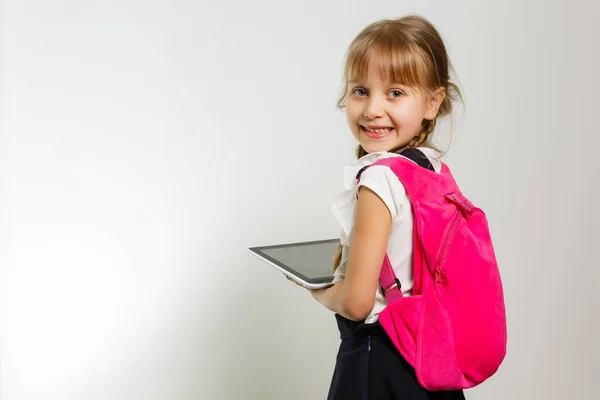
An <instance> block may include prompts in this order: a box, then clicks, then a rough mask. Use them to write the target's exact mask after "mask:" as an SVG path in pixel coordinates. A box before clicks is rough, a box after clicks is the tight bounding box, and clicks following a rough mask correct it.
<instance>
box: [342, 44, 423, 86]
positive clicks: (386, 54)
mask: <svg viewBox="0 0 600 400" xmlns="http://www.w3.org/2000/svg"><path fill="white" fill-rule="evenodd" d="M425 60H426V58H425V57H423V56H422V54H421V52H420V50H419V49H418V48H416V47H413V48H411V47H410V46H409V45H408V44H407V43H406V42H404V41H401V40H399V38H394V37H381V36H380V37H377V38H373V40H365V41H364V42H363V43H355V46H353V48H352V49H351V51H350V52H349V53H348V58H347V60H346V61H347V63H346V71H345V75H346V81H350V80H356V79H359V80H363V81H364V80H367V79H368V78H369V77H370V76H376V77H378V78H379V79H382V80H384V81H386V82H394V83H399V84H401V85H405V86H408V87H410V88H411V89H414V90H421V89H425V88H427V87H429V82H427V74H426V72H425V71H427V70H428V69H429V68H428V67H429V66H427V65H426V61H425Z"/></svg>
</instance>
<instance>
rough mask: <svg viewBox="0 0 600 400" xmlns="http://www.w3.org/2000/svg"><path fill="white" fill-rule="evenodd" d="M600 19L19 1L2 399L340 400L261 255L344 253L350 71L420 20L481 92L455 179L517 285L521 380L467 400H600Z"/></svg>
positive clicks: (9, 0) (1, 159)
mask: <svg viewBox="0 0 600 400" xmlns="http://www.w3.org/2000/svg"><path fill="white" fill-rule="evenodd" d="M567 4H568V5H567ZM598 8H599V6H598V4H597V3H596V2H593V1H591V0H589V1H567V0H556V1H552V2H548V1H526V2H523V1H517V0H506V1H495V2H481V1H475V0H473V1H451V2H448V1H406V2H398V1H369V2H366V1H350V0H344V1H297V2H288V1H268V0H254V1H251V2H247V1H242V0H237V1H221V2H206V1H200V2H198V1H192V0H188V1H184V0H171V1H166V0H162V1H158V0H153V1H140V0H119V1H116V0H107V1H102V2H100V1H97V2H92V1H90V0H88V1H75V0H71V1H66V0H62V1H59V0H56V1H41V0H5V1H4V2H3V3H2V8H1V9H0V18H1V25H0V26H1V30H0V35H1V41H0V44H1V47H0V68H1V69H0V71H1V72H0V73H1V75H0V78H1V80H0V85H1V86H0V90H1V92H0V93H1V97H0V99H1V101H2V103H1V107H0V111H1V113H2V125H1V127H0V129H1V131H0V140H1V141H0V213H1V214H0V235H1V236H0V246H1V247H0V256H1V258H0V312H1V314H0V318H1V319H0V397H1V398H2V400H25V399H27V400H29V399H41V400H54V399H57V400H58V399H60V400H71V399H73V400H95V399H110V400H120V399H135V400H137V399H140V400H141V399H144V400H154V399H161V400H163V399H164V400H172V399H177V400H179V399H181V400H188V399H190V400H191V399H207V400H208V399H211V400H212V399H227V400H229V399H258V400H262V399H286V400H295V399H303V400H304V399H324V398H325V396H326V392H327V389H328V386H329V381H330V378H331V374H332V371H333V365H334V361H335V354H336V351H337V345H338V337H337V331H336V328H335V326H334V320H333V315H331V313H329V312H328V311H327V310H325V309H324V308H323V307H321V306H320V305H318V304H317V303H316V302H314V301H313V300H312V299H311V298H310V296H309V295H308V293H306V292H304V291H303V290H302V289H300V288H297V287H295V286H294V285H292V284H290V283H289V282H287V281H286V280H285V279H284V278H283V277H282V276H281V274H279V273H277V272H276V271H275V270H273V269H271V268H270V267H268V266H267V265H266V264H264V263H262V262H260V261H259V260H256V259H254V258H253V257H252V256H250V255H248V254H247V252H246V248H247V247H249V246H252V245H261V244H271V243H278V242H286V241H301V240H313V239H322V238H329V237H334V236H335V235H336V234H337V233H338V226H337V224H336V221H335V220H334V219H333V217H332V215H331V214H330V209H329V205H330V201H331V199H332V198H333V197H334V196H335V195H336V194H337V193H338V192H339V191H340V190H341V189H342V186H341V185H342V183H341V182H342V172H343V166H344V164H345V163H347V162H349V161H351V160H352V157H353V155H352V151H353V146H354V145H353V141H352V138H351V136H350V133H349V132H348V131H347V129H346V126H345V120H344V116H343V113H342V112H340V111H338V110H336V108H335V102H336V99H337V95H338V93H339V89H340V84H341V70H342V58H343V56H344V52H345V50H346V47H347V45H348V44H349V43H350V41H351V40H352V38H353V37H354V36H355V35H356V34H357V33H358V32H359V31H360V30H361V29H362V28H363V27H364V26H366V25H367V24H369V23H371V22H373V21H375V20H377V19H380V18H386V17H398V16H402V15H404V14H407V13H413V12H416V13H419V14H422V15H424V16H426V17H427V18H429V19H431V21H432V22H433V23H434V24H435V25H436V26H437V27H438V28H439V30H440V32H441V34H442V36H443V38H444V40H445V41H446V43H447V47H448V50H449V53H450V56H451V58H452V60H453V62H454V65H455V68H456V70H457V73H458V78H459V84H460V85H461V88H462V89H463V91H464V93H465V97H466V106H467V108H466V113H462V112H459V113H457V114H456V117H455V135H454V140H453V143H452V147H451V150H450V153H449V157H448V158H447V162H448V163H449V165H450V166H451V168H452V170H453V172H454V174H455V176H456V178H457V180H458V181H459V183H460V185H461V187H462V188H463V191H464V192H465V194H467V195H468V196H469V197H470V198H471V200H472V201H474V202H475V203H476V204H477V205H479V206H481V207H482V208H483V209H484V210H485V211H486V212H487V214H488V216H489V220H490V224H491V228H492V234H493V236H494V240H495V245H496V248H497V253H498V258H499V261H500V265H501V268H502V274H503V279H504V284H505V290H506V301H507V310H508V323H509V340H510V342H509V352H508V355H507V358H506V361H505V363H504V364H503V366H502V367H501V369H500V371H499V372H498V374H497V375H496V376H494V377H493V378H492V379H491V380H489V381H488V382H486V383H485V384H483V385H481V386H480V387H478V388H476V389H473V390H470V391H469V392H468V394H467V396H468V398H469V399H485V400H505V399H511V400H512V399H519V400H520V399H523V400H530V399H545V400H550V399H557V400H558V399H565V398H570V399H597V398H598V390H599V389H600V383H599V382H600V380H599V379H598V376H597V375H598V364H599V362H600V345H599V344H598V338H599V337H600V323H599V322H598V318H599V316H600V313H599V311H600V310H599V309H600V304H599V303H600V301H599V295H598V289H599V286H600V285H599V283H598V282H599V280H600V272H599V271H600V261H599V253H598V239H600V235H599V234H598V224H599V223H600V215H599V212H598V206H597V204H598V196H599V195H600V191H599V189H598V184H599V183H600V165H599V161H598V156H597V155H598V152H599V149H600V139H599V134H600V131H599V129H598V105H599V102H598V96H599V93H600V86H599V84H598V71H599V69H600V65H599V57H598V43H597V38H598V37H600V30H599V28H598V17H599V13H598ZM459 111H460V109H459ZM449 126H450V125H449V124H448V123H446V124H444V125H442V127H441V130H440V132H439V134H441V135H442V136H443V135H444V133H447V132H448V131H449Z"/></svg>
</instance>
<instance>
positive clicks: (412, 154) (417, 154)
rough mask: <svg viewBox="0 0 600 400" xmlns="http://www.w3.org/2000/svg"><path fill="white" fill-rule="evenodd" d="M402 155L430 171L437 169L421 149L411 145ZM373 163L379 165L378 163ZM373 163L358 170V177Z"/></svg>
mask: <svg viewBox="0 0 600 400" xmlns="http://www.w3.org/2000/svg"><path fill="white" fill-rule="evenodd" d="M400 155H401V156H403V157H406V158H408V159H409V160H411V161H413V162H414V163H415V164H417V165H418V166H420V167H423V168H425V169H428V170H430V171H435V169H434V168H433V164H431V161H429V158H427V156H426V155H425V154H424V153H423V152H422V151H421V150H419V149H416V148H414V147H411V148H408V149H405V150H403V151H402V152H400ZM372 165H377V163H375V164H372ZM372 165H366V166H364V167H362V168H361V169H360V171H358V173H357V174H356V179H359V180H360V176H361V175H362V173H363V172H364V171H365V170H366V169H367V168H369V167H371V166H372Z"/></svg>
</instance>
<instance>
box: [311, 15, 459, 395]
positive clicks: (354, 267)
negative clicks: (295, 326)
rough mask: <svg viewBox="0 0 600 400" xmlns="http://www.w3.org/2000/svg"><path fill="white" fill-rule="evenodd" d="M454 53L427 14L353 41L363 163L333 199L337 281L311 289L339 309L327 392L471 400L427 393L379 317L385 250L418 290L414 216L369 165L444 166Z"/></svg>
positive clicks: (349, 171) (351, 99) (349, 91)
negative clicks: (407, 161) (440, 131)
mask: <svg viewBox="0 0 600 400" xmlns="http://www.w3.org/2000/svg"><path fill="white" fill-rule="evenodd" d="M450 69H451V65H450V61H449V59H448V54H447V52H446V48H445V46H444V43H443V41H442V39H441V38H440V35H439V33H438V32H437V30H436V29H435V28H434V27H433V26H432V25H431V23H429V22H428V21H427V20H425V19H423V18H422V17H418V16H408V17H404V18H400V19H396V20H384V21H379V22H376V23H374V24H372V25H370V26H368V27H367V28H366V29H364V30H363V31H362V32H361V33H360V34H359V35H358V36H357V37H356V39H354V41H353V42H352V43H351V44H350V47H349V49H348V53H347V56H346V64H345V71H344V83H345V85H344V86H345V87H344V90H343V94H342V96H341V98H340V100H339V103H338V105H339V106H340V108H344V109H345V111H346V116H347V121H348V125H349V127H350V130H351V132H352V134H353V135H354V137H355V138H356V140H357V141H358V143H359V146H358V151H357V153H358V161H357V162H355V163H353V164H351V165H350V166H348V167H347V168H346V171H345V188H346V191H345V192H343V193H342V194H341V195H340V196H339V197H338V198H337V199H336V200H335V201H334V203H333V208H332V209H333V212H334V214H335V216H336V217H337V219H338V220H339V222H340V224H341V227H342V234H341V245H340V250H339V251H338V255H337V257H336V261H335V264H334V267H336V268H335V280H334V283H335V284H334V286H332V287H330V288H328V289H321V290H315V291H312V292H311V293H312V295H313V297H314V298H315V299H316V300H317V301H319V302H320V303H321V304H323V305H324V306H325V307H327V308H328V309H330V310H331V311H333V312H335V313H336V315H335V316H336V319H337V324H338V327H339V330H340V336H341V339H342V341H341V345H340V349H339V353H338V356H337V363H336V366H335V371H334V374H333V379H332V382H331V387H330V390H329V396H328V398H329V399H333V400H337V399H343V400H352V399H377V400H383V399H404V400H410V399H419V400H421V399H423V400H425V399H464V395H463V392H462V391H451V392H450V391H449V392H429V391H426V390H425V389H423V388H422V387H421V386H420V385H419V383H418V381H417V379H416V376H415V372H414V370H413V369H412V367H411V366H410V365H409V364H408V363H407V362H406V361H405V360H404V359H403V358H402V356H401V354H400V352H399V351H398V350H397V349H396V348H395V347H394V345H393V343H392V342H391V340H390V339H389V337H388V336H387V335H386V333H385V331H384V330H383V328H382V327H381V326H380V325H379V323H378V314H379V313H380V312H381V310H383V309H384V307H385V306H386V305H387V301H386V299H385V297H384V296H383V294H382V291H381V288H380V287H379V274H380V271H381V266H382V263H383V260H384V256H385V254H386V252H387V254H388V257H389V260H390V262H391V265H392V267H393V269H394V270H395V273H396V276H397V277H398V278H399V280H400V282H401V290H402V292H403V294H404V296H410V295H411V293H412V285H413V278H412V246H413V239H412V235H413V218H412V212H411V204H410V201H409V199H408V197H407V195H406V191H405V189H404V187H403V185H402V183H401V182H400V181H399V180H398V178H397V177H396V176H395V175H394V173H393V172H392V171H391V170H390V169H389V168H388V167H386V166H373V167H372V168H369V169H366V170H364V172H363V173H362V175H361V177H360V183H357V179H356V177H357V174H358V173H359V171H362V170H363V169H364V167H366V166H368V165H371V164H373V163H374V162H376V161H377V160H380V159H382V158H386V157H402V155H400V154H399V153H400V152H401V151H404V150H406V149H409V148H410V149H412V150H411V151H412V154H413V155H414V153H415V150H416V151H417V153H418V155H419V156H420V157H421V161H423V160H425V163H426V164H427V165H426V167H428V168H430V169H433V170H435V171H436V172H437V173H439V172H440V169H441V163H440V162H439V161H438V159H437V155H436V153H437V151H436V150H435V148H434V147H433V145H432V142H431V139H432V137H431V136H432V134H433V132H434V128H435V126H436V123H437V121H438V119H439V118H442V117H444V116H446V115H449V114H450V113H451V111H452V108H453V102H454V101H455V100H457V99H461V94H460V91H459V89H458V87H457V86H456V85H455V84H454V83H452V82H451V81H450V78H449V71H450Z"/></svg>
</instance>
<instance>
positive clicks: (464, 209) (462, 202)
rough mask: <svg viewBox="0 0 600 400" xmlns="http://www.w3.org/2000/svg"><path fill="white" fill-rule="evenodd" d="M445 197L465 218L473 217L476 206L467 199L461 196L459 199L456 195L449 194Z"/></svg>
mask: <svg viewBox="0 0 600 400" xmlns="http://www.w3.org/2000/svg"><path fill="white" fill-rule="evenodd" d="M445 197H446V200H448V201H449V202H450V203H452V204H454V205H455V206H456V208H458V209H459V210H460V212H461V213H462V214H463V215H464V216H465V217H470V216H471V215H473V211H474V210H475V206H474V205H473V203H471V202H470V201H469V200H468V199H467V198H466V197H464V196H460V198H459V196H457V195H456V193H450V194H447V195H446V196H445Z"/></svg>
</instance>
